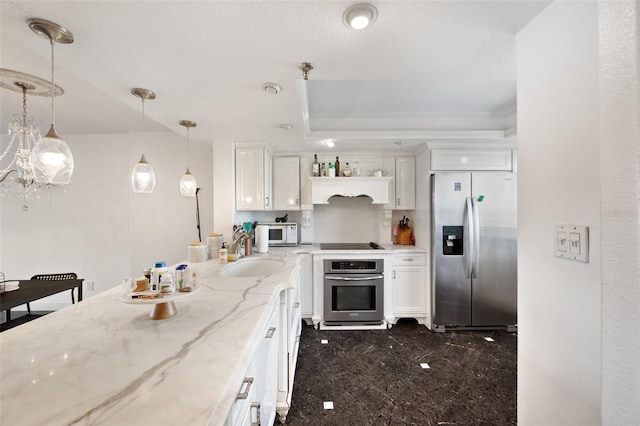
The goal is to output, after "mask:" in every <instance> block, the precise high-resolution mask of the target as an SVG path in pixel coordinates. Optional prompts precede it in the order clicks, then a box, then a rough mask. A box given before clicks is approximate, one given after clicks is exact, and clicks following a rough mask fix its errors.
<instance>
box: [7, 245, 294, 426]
mask: <svg viewBox="0 0 640 426" xmlns="http://www.w3.org/2000/svg"><path fill="white" fill-rule="evenodd" d="M293 251H294V250H292V249H272V250H270V252H269V253H268V254H267V255H262V256H263V257H268V258H275V259H279V260H282V261H284V262H285V267H284V269H283V270H281V271H279V272H277V273H275V274H272V275H269V276H266V277H249V278H234V277H227V276H224V275H223V274H222V273H221V271H220V270H221V268H222V267H224V266H225V265H223V264H220V263H219V262H218V260H217V259H215V260H210V261H208V262H204V263H198V264H193V265H190V266H192V267H193V268H195V269H196V271H197V273H198V284H199V285H200V286H201V291H199V292H198V293H197V294H194V295H193V296H191V297H187V298H184V299H180V300H176V302H175V304H176V307H177V314H176V315H175V316H174V317H172V318H169V319H165V320H155V321H154V320H151V319H149V312H150V309H151V306H150V305H131V304H126V303H123V302H122V301H121V300H120V297H121V289H120V286H116V287H114V288H112V289H110V290H108V291H106V292H103V293H100V294H98V295H96V296H94V297H91V298H89V299H86V300H84V301H82V302H80V303H77V304H75V305H72V306H69V307H66V308H64V309H62V310H60V311H57V312H54V313H52V314H49V315H47V316H45V317H43V318H40V319H37V320H35V321H31V322H29V323H27V324H24V325H21V326H19V327H16V328H13V329H11V330H8V331H6V332H4V333H2V334H1V335H0V351H1V352H0V368H1V371H0V374H1V376H0V377H1V378H0V383H1V389H0V405H1V411H0V424H3V425H45V424H46V425H62V424H65V425H75V424H101V425H188V424H189V425H190V424H221V423H223V422H224V419H225V418H226V416H227V414H228V412H229V410H230V409H231V406H232V404H233V402H234V400H235V398H236V395H237V392H238V389H239V386H240V383H241V382H242V379H243V377H244V373H245V371H246V368H247V365H248V364H249V362H250V359H251V356H252V354H253V352H254V351H255V349H256V347H257V345H258V342H259V341H260V338H261V335H260V333H261V332H262V327H263V325H264V324H265V323H266V321H267V319H268V316H269V314H270V312H271V311H272V308H273V304H275V303H277V300H278V296H279V293H280V291H282V290H283V289H285V288H289V287H291V286H293V285H296V283H294V282H291V279H290V276H291V274H292V272H293V271H294V268H295V266H296V258H297V256H296V255H295V254H293ZM302 251H304V250H302ZM259 256H261V255H254V256H252V258H256V257H259Z"/></svg>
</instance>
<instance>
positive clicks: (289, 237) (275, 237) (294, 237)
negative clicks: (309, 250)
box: [263, 222, 298, 246]
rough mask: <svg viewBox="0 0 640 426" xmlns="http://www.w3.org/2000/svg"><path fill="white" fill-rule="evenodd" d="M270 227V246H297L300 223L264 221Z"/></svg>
mask: <svg viewBox="0 0 640 426" xmlns="http://www.w3.org/2000/svg"><path fill="white" fill-rule="evenodd" d="M263 225H266V226H268V227H269V246H297V245H298V224H297V223H295V222H288V223H263Z"/></svg>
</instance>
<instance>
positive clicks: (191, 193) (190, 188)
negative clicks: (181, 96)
mask: <svg viewBox="0 0 640 426" xmlns="http://www.w3.org/2000/svg"><path fill="white" fill-rule="evenodd" d="M178 124H180V125H181V126H184V127H186V128H187V171H186V172H184V175H182V179H180V195H182V196H183V197H195V196H196V188H197V187H198V185H197V183H196V178H195V177H193V175H192V174H191V172H190V171H189V129H190V128H192V127H196V126H197V124H196V122H195V121H189V120H180V121H178Z"/></svg>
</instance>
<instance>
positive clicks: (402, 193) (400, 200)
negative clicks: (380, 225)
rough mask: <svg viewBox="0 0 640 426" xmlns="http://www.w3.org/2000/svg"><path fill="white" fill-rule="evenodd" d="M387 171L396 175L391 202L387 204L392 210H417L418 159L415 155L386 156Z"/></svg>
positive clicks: (385, 165) (386, 206)
mask: <svg viewBox="0 0 640 426" xmlns="http://www.w3.org/2000/svg"><path fill="white" fill-rule="evenodd" d="M384 167H385V170H386V171H387V173H388V174H389V175H391V176H394V182H395V184H394V185H393V186H392V190H393V194H392V195H391V202H390V203H389V204H387V205H385V208H386V209H390V210H415V208H416V159H415V157H395V158H385V159H384Z"/></svg>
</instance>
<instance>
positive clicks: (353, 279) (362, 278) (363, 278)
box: [324, 275, 384, 281]
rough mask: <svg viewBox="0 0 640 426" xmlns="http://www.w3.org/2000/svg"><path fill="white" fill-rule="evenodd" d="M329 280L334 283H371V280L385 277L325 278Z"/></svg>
mask: <svg viewBox="0 0 640 426" xmlns="http://www.w3.org/2000/svg"><path fill="white" fill-rule="evenodd" d="M324 278H325V279H327V280H332V281H371V280H380V279H383V278H384V275H374V276H371V277H354V278H352V277H334V276H327V275H325V276H324Z"/></svg>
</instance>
